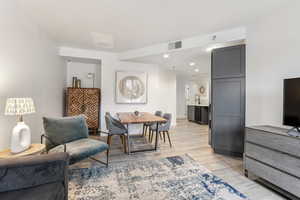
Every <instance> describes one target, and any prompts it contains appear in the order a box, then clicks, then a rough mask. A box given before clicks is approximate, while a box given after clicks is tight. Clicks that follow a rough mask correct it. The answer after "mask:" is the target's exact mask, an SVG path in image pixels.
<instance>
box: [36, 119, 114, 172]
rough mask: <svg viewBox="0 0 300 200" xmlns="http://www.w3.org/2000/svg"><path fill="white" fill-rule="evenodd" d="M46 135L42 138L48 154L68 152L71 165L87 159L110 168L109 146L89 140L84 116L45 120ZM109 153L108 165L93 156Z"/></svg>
mask: <svg viewBox="0 0 300 200" xmlns="http://www.w3.org/2000/svg"><path fill="white" fill-rule="evenodd" d="M43 122H44V130H45V134H43V135H42V136H41V143H43V141H44V140H45V144H46V151H47V153H53V152H67V153H69V155H70V164H74V163H76V162H79V161H81V160H83V159H86V158H91V159H93V160H95V161H97V162H100V163H102V164H105V165H106V166H108V149H109V148H108V145H107V144H106V143H104V142H102V141H99V140H96V139H91V138H89V131H88V127H87V123H86V118H85V116H84V115H78V116H73V117H63V118H47V117H44V118H43ZM104 151H107V154H106V156H107V158H106V163H104V162H102V161H100V160H98V159H95V158H93V157H92V156H94V155H96V154H98V153H101V152H104Z"/></svg>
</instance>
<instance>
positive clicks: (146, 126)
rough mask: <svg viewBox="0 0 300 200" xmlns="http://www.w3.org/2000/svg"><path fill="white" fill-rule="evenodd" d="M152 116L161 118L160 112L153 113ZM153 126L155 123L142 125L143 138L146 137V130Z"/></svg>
mask: <svg viewBox="0 0 300 200" xmlns="http://www.w3.org/2000/svg"><path fill="white" fill-rule="evenodd" d="M154 115H155V116H158V117H161V116H162V111H160V110H158V111H155V113H154ZM154 124H156V123H150V122H148V123H144V125H143V136H146V135H147V130H148V128H149V130H150V126H152V125H154ZM149 136H150V134H149ZM149 138H150V137H149Z"/></svg>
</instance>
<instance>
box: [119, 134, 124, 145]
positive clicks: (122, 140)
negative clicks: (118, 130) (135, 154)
mask: <svg viewBox="0 0 300 200" xmlns="http://www.w3.org/2000/svg"><path fill="white" fill-rule="evenodd" d="M120 139H121V143H122V144H124V138H123V135H120Z"/></svg>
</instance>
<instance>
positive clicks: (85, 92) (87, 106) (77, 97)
mask: <svg viewBox="0 0 300 200" xmlns="http://www.w3.org/2000/svg"><path fill="white" fill-rule="evenodd" d="M99 112H100V89H98V88H67V90H66V115H67V116H74V115H80V114H84V115H85V116H86V117H87V124H88V127H89V129H91V130H93V131H95V132H96V131H97V130H98V128H99V123H100V120H99Z"/></svg>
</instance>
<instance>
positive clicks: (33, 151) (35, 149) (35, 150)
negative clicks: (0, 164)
mask: <svg viewBox="0 0 300 200" xmlns="http://www.w3.org/2000/svg"><path fill="white" fill-rule="evenodd" d="M44 150H45V145H44V144H31V145H30V147H29V149H27V150H25V151H23V152H21V153H16V154H14V153H11V151H10V149H5V150H3V151H0V159H5V158H17V157H22V156H30V155H37V154H41V153H42V152H43V151H44Z"/></svg>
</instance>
